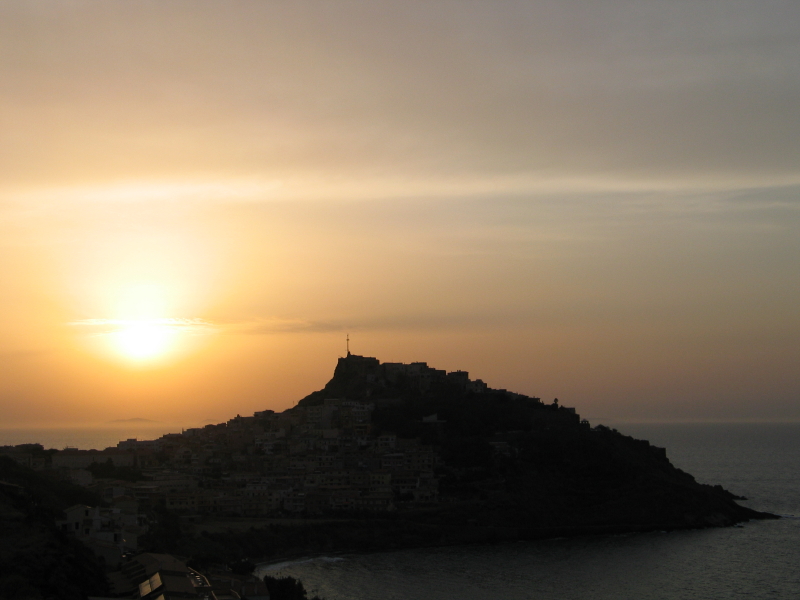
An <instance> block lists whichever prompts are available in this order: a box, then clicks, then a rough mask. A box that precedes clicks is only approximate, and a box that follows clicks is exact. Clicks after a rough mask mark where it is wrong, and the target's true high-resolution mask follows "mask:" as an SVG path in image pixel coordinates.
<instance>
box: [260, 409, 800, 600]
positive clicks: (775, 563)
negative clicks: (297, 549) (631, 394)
mask: <svg viewBox="0 0 800 600" xmlns="http://www.w3.org/2000/svg"><path fill="white" fill-rule="evenodd" d="M614 427H615V428H616V429H618V430H619V431H620V432H622V433H624V434H626V435H631V436H633V437H635V438H639V439H645V440H649V441H650V442H651V443H652V444H654V445H656V446H660V447H664V448H666V449H667V456H668V457H669V459H670V460H671V461H672V463H673V464H674V465H675V466H677V467H678V468H680V469H683V470H684V471H687V472H689V473H691V474H692V475H694V476H695V478H696V479H697V480H698V481H700V482H702V483H709V484H722V486H723V487H725V488H726V489H728V490H730V491H731V492H733V493H735V494H737V495H740V496H745V497H747V498H748V500H746V501H742V504H744V505H746V506H749V507H751V508H754V509H757V510H761V511H767V512H771V513H774V514H778V515H780V516H781V517H782V518H781V519H779V520H774V521H773V520H770V521H750V522H747V523H744V524H742V526H738V527H726V528H720V529H702V530H691V531H672V532H665V531H664V532H653V533H641V534H628V535H607V536H587V537H579V538H568V539H567V538H560V539H552V540H543V541H535V542H516V543H498V544H491V545H469V546H455V547H445V548H426V549H417V550H401V551H392V552H380V553H364V554H346V555H341V556H316V557H307V558H304V559H299V560H293V561H287V562H281V563H274V564H261V565H259V566H258V568H257V573H258V574H259V575H261V576H263V575H267V574H268V575H272V576H278V577H281V576H291V577H295V578H297V579H299V580H300V581H302V582H303V584H304V586H305V588H306V590H308V591H309V592H310V593H309V597H312V596H313V595H318V596H320V597H321V598H323V599H324V600H401V599H402V600H487V599H497V600H523V599H525V600H628V599H630V600H672V599H687V600H689V599H691V600H701V599H707V600H723V599H725V600H727V599H730V598H748V599H761V598H764V599H766V598H781V599H783V598H800V516H798V515H800V424H798V423H785V424H779V423H714V424H708V423H705V424H698V423H694V424H686V423H680V424H678V423H670V424H664V423H660V424H653V423H649V424H617V425H614Z"/></svg>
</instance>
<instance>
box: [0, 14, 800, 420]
mask: <svg viewBox="0 0 800 600" xmlns="http://www.w3.org/2000/svg"><path fill="white" fill-rule="evenodd" d="M347 333H349V334H350V338H351V349H352V351H353V352H354V353H357V354H364V355H368V356H376V357H378V358H379V359H380V360H382V361H393V362H412V361H427V362H428V364H430V365H432V366H435V367H437V368H442V369H447V370H455V369H463V370H468V371H469V372H470V374H471V376H472V377H474V378H482V379H483V380H484V381H486V382H487V383H488V384H489V385H490V386H492V387H498V388H508V389H511V390H514V391H518V392H522V393H526V394H530V395H536V396H540V397H542V398H544V399H546V400H547V401H550V400H552V398H553V397H556V396H557V397H558V398H559V400H560V402H561V403H562V404H566V405H568V406H575V407H576V408H577V410H578V412H579V413H580V414H581V415H583V416H586V417H588V418H589V419H591V420H593V421H594V422H602V421H604V420H605V421H614V420H616V421H619V420H632V421H636V420H739V419H759V420H800V3H798V2H797V1H795V0H791V1H785V2H772V1H769V0H759V1H752V2H742V1H737V0H724V1H713V0H709V1H704V2H688V1H687V2H683V1H673V0H637V1H623V0H609V1H603V2H598V1H596V0H594V1H586V2H572V1H569V0H558V1H552V2H540V1H535V0H529V1H525V2H518V3H516V2H496V1H492V2H439V1H437V2H408V1H403V2H380V1H376V0H372V1H369V2H366V1H365V2H309V3H304V2H281V3H278V2H264V1H253V2H248V1H238V0H237V1H231V2H202V1H198V0H192V1H186V2H177V1H169V0H167V1H153V2H147V1H137V2H110V1H96V2H83V1H77V0H76V1H72V0H70V1H67V0H63V1H58V2H56V1H53V2H34V1H30V2H24V1H17V2H2V3H0V414H1V415H2V424H3V425H4V426H8V427H10V426H17V425H19V426H31V425H42V424H47V425H56V424H64V425H68V424H78V423H100V422H104V421H108V420H113V419H127V418H132V417H142V418H149V419H154V420H159V421H164V422H170V423H181V424H185V426H186V427H191V426H196V425H197V424H199V423H201V422H207V421H222V420H226V419H228V418H230V417H232V416H235V415H236V414H237V413H240V414H243V415H244V414H252V412H253V411H255V410H263V409H267V408H271V409H275V410H283V409H285V408H288V407H290V406H293V405H294V404H295V403H296V402H297V400H299V399H300V398H302V397H303V396H305V395H306V394H308V393H309V392H311V391H314V390H316V389H319V388H320V387H322V386H323V385H324V384H325V382H326V381H327V380H328V379H329V377H330V376H331V374H332V372H333V368H334V367H335V364H336V360H337V358H338V357H339V356H341V355H343V354H344V352H345V335H346V334H347Z"/></svg>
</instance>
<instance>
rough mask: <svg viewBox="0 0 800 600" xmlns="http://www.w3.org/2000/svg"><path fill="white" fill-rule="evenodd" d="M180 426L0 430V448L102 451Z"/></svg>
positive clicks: (176, 430)
mask: <svg viewBox="0 0 800 600" xmlns="http://www.w3.org/2000/svg"><path fill="white" fill-rule="evenodd" d="M180 432H181V428H180V427H177V428H176V427H174V426H170V425H163V424H152V425H151V424H147V425H141V424H138V425H132V426H131V425H124V424H120V425H109V426H103V427H62V428H59V427H50V428H15V429H9V428H0V446H16V445H17V444H37V443H38V444H42V445H43V446H44V447H45V448H56V449H57V450H62V449H64V448H66V447H67V446H69V447H70V448H80V449H81V450H93V449H94V450H102V449H104V448H110V447H112V446H116V445H117V442H119V441H120V440H127V439H130V438H136V439H139V440H154V439H157V438H159V437H161V436H162V435H164V434H165V433H180Z"/></svg>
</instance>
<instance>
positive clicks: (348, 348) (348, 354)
mask: <svg viewBox="0 0 800 600" xmlns="http://www.w3.org/2000/svg"><path fill="white" fill-rule="evenodd" d="M347 356H350V334H349V333H348V334H347Z"/></svg>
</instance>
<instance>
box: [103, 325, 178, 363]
mask: <svg viewBox="0 0 800 600" xmlns="http://www.w3.org/2000/svg"><path fill="white" fill-rule="evenodd" d="M173 337H174V332H173V331H172V330H171V328H170V327H168V326H166V325H163V324H159V323H157V322H153V321H146V320H142V321H129V322H127V323H126V324H125V325H124V326H123V327H121V328H120V329H119V330H118V331H116V332H115V333H114V338H115V339H114V341H115V342H116V347H117V349H118V351H119V352H120V353H122V354H123V355H124V356H125V357H127V358H129V359H131V360H134V361H147V360H153V359H157V358H160V357H161V356H163V355H164V354H166V353H167V351H168V350H169V349H170V346H171V345H172V342H173Z"/></svg>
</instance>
